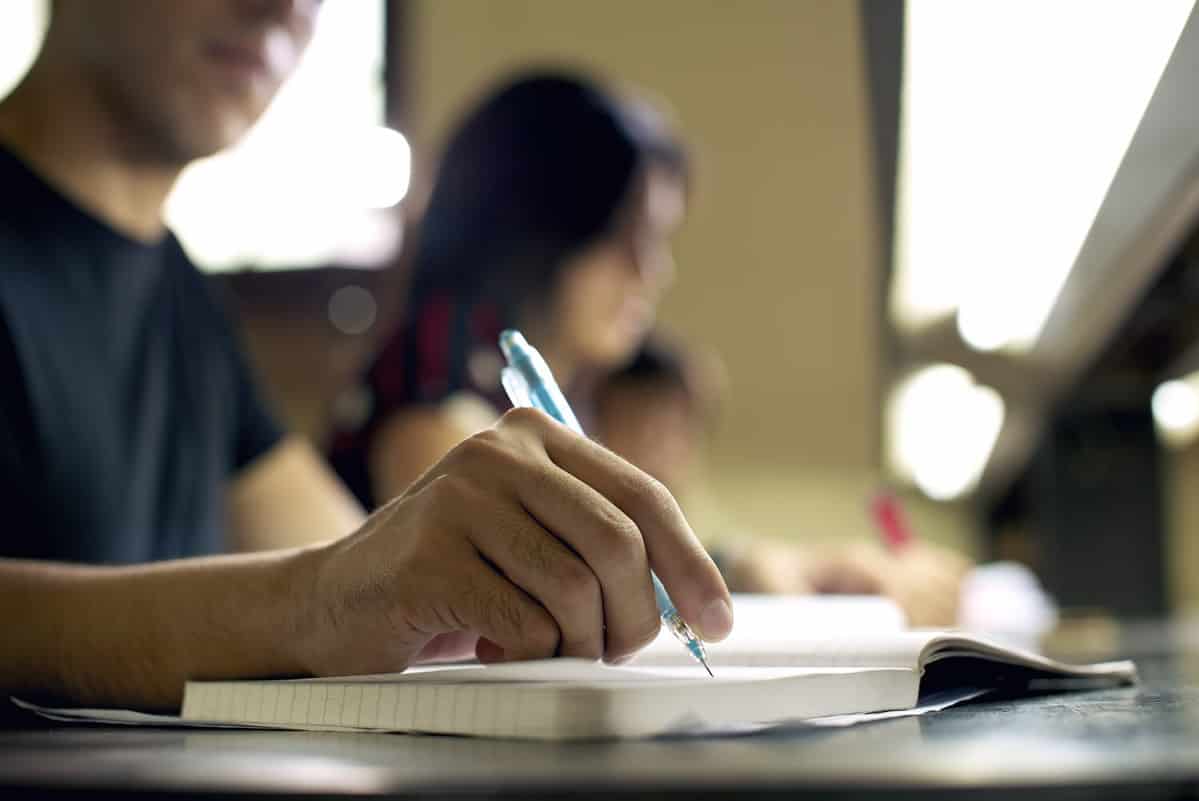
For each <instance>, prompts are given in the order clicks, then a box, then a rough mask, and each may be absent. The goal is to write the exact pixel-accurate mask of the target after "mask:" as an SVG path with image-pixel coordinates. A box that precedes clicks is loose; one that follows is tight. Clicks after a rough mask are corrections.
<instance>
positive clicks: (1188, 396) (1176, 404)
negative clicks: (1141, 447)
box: [1153, 373, 1199, 447]
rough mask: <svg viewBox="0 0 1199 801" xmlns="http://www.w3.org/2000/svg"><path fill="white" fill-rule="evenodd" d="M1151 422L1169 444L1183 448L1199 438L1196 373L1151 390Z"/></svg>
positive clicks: (1198, 381)
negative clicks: (1152, 391) (1152, 421)
mask: <svg viewBox="0 0 1199 801" xmlns="http://www.w3.org/2000/svg"><path fill="white" fill-rule="evenodd" d="M1153 420H1154V423H1155V424H1156V426H1157V431H1158V434H1159V436H1161V438H1162V439H1163V440H1164V441H1165V442H1166V443H1167V444H1169V445H1173V446H1176V447H1182V446H1184V445H1188V444H1190V443H1191V442H1193V441H1194V440H1195V438H1196V436H1199V373H1192V374H1191V375H1189V376H1187V377H1186V378H1180V379H1175V380H1173V381H1167V382H1165V383H1164V384H1162V385H1161V386H1159V387H1158V388H1157V389H1156V390H1155V391H1154V393H1153Z"/></svg>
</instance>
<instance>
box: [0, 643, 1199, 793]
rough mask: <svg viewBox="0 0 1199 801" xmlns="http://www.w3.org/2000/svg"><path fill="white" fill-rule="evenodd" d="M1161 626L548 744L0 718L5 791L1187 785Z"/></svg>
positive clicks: (1009, 789)
mask: <svg viewBox="0 0 1199 801" xmlns="http://www.w3.org/2000/svg"><path fill="white" fill-rule="evenodd" d="M1156 631H1157V633H1156V634H1154V636H1152V637H1148V638H1146V637H1145V636H1144V631H1142V632H1141V633H1140V638H1141V639H1140V642H1141V644H1142V645H1143V646H1146V647H1147V650H1149V651H1152V652H1153V653H1145V654H1143V655H1142V654H1137V653H1131V652H1130V653H1129V655H1131V656H1134V657H1139V660H1138V661H1139V663H1140V665H1141V667H1142V671H1143V673H1144V677H1145V682H1144V684H1143V685H1142V686H1141V687H1137V688H1129V689H1120V690H1104V691H1098V692H1091V693H1080V694H1071V695H1055V696H1046V697H1042V698H1032V699H1022V700H1018V701H997V702H990V703H982V704H976V705H972V706H966V707H961V708H958V709H951V710H947V711H945V712H942V713H937V714H934V715H931V716H928V717H924V718H900V719H893V720H888V721H882V722H878V723H874V724H870V725H865V726H858V727H853V728H847V729H838V730H824V731H810V730H808V731H798V732H797V731H790V732H782V733H775V734H769V735H765V736H761V735H759V736H752V737H729V738H722V739H707V740H687V739H679V740H656V741H648V742H619V743H586V744H557V745H555V744H549V745H546V744H538V743H525V742H515V741H496V740H472V739H465V738H453V737H417V736H404V735H377V734H337V733H299V732H295V733H293V732H246V731H181V730H165V729H158V730H150V729H136V730H135V729H114V728H103V727H81V726H69V727H61V728H48V729H42V730H33V729H30V730H27V731H7V732H0V796H3V797H8V796H9V791H10V790H14V789H25V790H29V789H34V790H40V791H43V792H45V791H48V792H47V794H48V795H54V796H55V797H63V796H69V795H71V794H73V793H74V792H75V791H79V790H85V789H86V790H97V789H99V790H108V791H111V793H112V795H114V796H115V795H123V794H124V793H126V792H128V791H130V790H134V789H137V790H141V791H144V792H149V793H151V794H161V795H180V794H187V795H193V796H194V795H195V794H197V793H198V794H202V795H204V796H206V797H222V796H234V795H244V794H248V793H250V794H256V795H262V796H264V797H292V796H300V795H309V794H316V795H317V796H324V797H335V796H348V795H361V794H366V795H371V794H378V795H382V796H387V797H393V798H422V799H443V798H456V799H462V798H477V797H487V798H525V799H537V798H550V797H568V798H573V799H590V798H596V799H600V798H602V799H613V798H642V797H663V796H666V797H672V798H699V799H709V798H711V799H715V798H744V797H748V796H753V797H763V798H784V797H786V798H792V797H794V798H826V797H829V796H830V795H831V794H832V791H834V790H835V791H836V793H837V796H838V797H841V798H929V797H934V798H987V799H991V798H1004V797H1009V796H1015V795H1018V796H1019V797H1020V798H1021V799H1025V800H1026V801H1032V800H1033V799H1039V798H1071V799H1074V798H1077V799H1102V798H1146V797H1150V798H1171V799H1181V798H1199V681H1196V679H1197V678H1199V670H1196V666H1195V664H1193V663H1192V662H1191V660H1190V652H1191V647H1190V645H1191V644H1192V643H1189V642H1187V643H1182V642H1181V641H1180V639H1179V638H1178V637H1174V636H1172V635H1171V634H1170V630H1169V629H1165V628H1162V627H1159V628H1158V630H1156ZM1184 639H1185V638H1184ZM1147 644H1149V645H1152V647H1148V646H1147ZM1196 653H1199V650H1196ZM93 797H94V796H93Z"/></svg>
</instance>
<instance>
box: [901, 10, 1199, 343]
mask: <svg viewBox="0 0 1199 801" xmlns="http://www.w3.org/2000/svg"><path fill="white" fill-rule="evenodd" d="M1193 6H1194V0H1154V2H1151V3H1146V2H1141V1H1140V0H1053V2H1043V0H1011V1H1010V2H1005V3H995V2H983V1H982V0H909V2H908V4H907V18H906V23H905V36H906V42H905V46H904V85H903V112H902V121H901V133H900V159H899V178H898V187H897V190H898V191H897V203H896V238H895V253H894V258H895V268H896V269H895V278H894V281H893V284H892V287H891V297H890V306H891V315H892V318H893V319H894V321H895V323H896V325H897V326H898V327H899V328H900V330H902V331H909V332H910V331H913V330H918V329H920V328H921V327H923V326H926V325H928V324H930V323H933V322H936V321H938V320H941V319H944V318H945V317H948V316H949V315H951V314H954V313H956V314H957V322H958V328H959V331H960V333H961V334H962V337H963V339H964V340H965V341H966V342H967V343H968V344H969V345H971V346H972V347H975V348H978V349H980V350H997V349H1001V348H1003V349H1010V350H1016V351H1019V350H1027V349H1028V348H1030V347H1031V346H1032V345H1033V344H1034V343H1035V342H1036V339H1037V337H1038V336H1039V334H1040V332H1041V329H1042V328H1043V327H1044V324H1045V321H1046V319H1047V318H1048V316H1049V313H1050V311H1051V310H1052V308H1053V305H1054V302H1055V301H1056V299H1057V296H1058V294H1059V292H1060V291H1061V288H1062V286H1063V285H1064V284H1065V281H1066V279H1067V277H1068V276H1069V272H1070V269H1071V267H1072V266H1073V264H1074V261H1075V258H1076V257H1077V255H1078V251H1079V249H1080V248H1081V246H1082V243H1083V241H1084V240H1085V238H1086V236H1087V232H1088V231H1089V229H1090V226H1091V223H1092V221H1093V220H1094V219H1095V214H1096V212H1097V211H1098V209H1099V206H1100V204H1101V203H1102V201H1103V197H1104V195H1105V193H1106V192H1107V188H1108V186H1109V185H1110V184H1111V180H1112V177H1113V176H1114V175H1115V172H1116V169H1117V168H1118V166H1119V164H1120V161H1121V159H1122V158H1123V157H1124V152H1125V151H1126V150H1127V148H1128V143H1129V141H1131V139H1132V136H1133V133H1134V132H1135V131H1136V128H1137V125H1138V124H1139V123H1140V120H1141V117H1142V115H1143V114H1144V111H1145V107H1146V106H1147V104H1148V102H1149V99H1150V97H1151V96H1152V94H1153V91H1154V89H1155V88H1156V86H1157V82H1158V80H1159V79H1160V77H1161V74H1162V71H1163V70H1164V69H1165V66H1166V63H1167V61H1168V60H1169V57H1170V54H1171V53H1172V52H1173V49H1174V45H1175V44H1176V42H1177V41H1178V36H1179V34H1180V33H1181V31H1182V28H1183V26H1184V25H1185V23H1186V20H1187V17H1188V16H1189V14H1190V13H1191V9H1192V8H1193Z"/></svg>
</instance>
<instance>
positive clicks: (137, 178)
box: [0, 61, 184, 242]
mask: <svg viewBox="0 0 1199 801" xmlns="http://www.w3.org/2000/svg"><path fill="white" fill-rule="evenodd" d="M129 140H130V136H129V132H128V131H127V130H124V129H123V128H122V126H121V124H120V122H119V120H118V119H116V117H115V116H114V114H113V113H112V110H111V109H108V108H105V106H104V104H103V103H102V102H101V98H100V96H99V93H97V92H95V91H94V88H93V87H92V86H91V85H89V83H88V82H87V81H86V80H85V79H83V78H82V76H79V75H75V74H70V75H68V74H64V71H62V70H57V71H56V68H55V66H54V65H53V64H49V63H45V62H43V61H39V62H38V63H36V64H35V65H34V67H33V69H32V70H31V71H30V73H29V75H28V76H27V77H26V78H25V80H24V81H23V82H22V83H21V84H20V86H18V87H17V88H16V89H15V90H14V91H13V93H12V94H11V95H10V96H9V97H8V98H7V99H6V100H5V101H4V102H3V103H0V143H2V144H4V145H5V146H7V147H9V148H11V149H12V151H13V152H14V153H16V154H17V155H18V156H19V157H20V158H21V159H22V160H23V161H25V162H26V163H27V164H29V165H30V167H32V168H33V169H34V171H35V172H37V173H38V174H39V175H40V176H41V177H42V178H43V179H44V180H46V181H47V182H48V183H49V184H50V185H52V186H53V187H54V188H55V189H57V190H58V191H60V192H61V193H62V194H64V195H65V196H67V197H68V198H70V199H71V200H72V201H74V202H75V203H77V204H78V205H79V206H80V207H82V208H83V209H85V210H86V211H88V212H89V213H90V214H92V215H94V216H96V217H97V218H99V219H101V220H103V221H104V222H105V223H107V224H108V225H110V226H111V227H113V228H115V229H116V230H118V231H120V232H121V233H123V234H125V235H127V236H129V237H131V238H134V239H138V240H141V241H144V242H154V241H157V240H158V239H159V238H161V236H162V234H163V231H164V225H163V221H162V208H163V205H164V203H165V202H166V198H167V195H168V194H169V193H170V191H171V187H172V186H174V184H175V180H176V179H177V178H178V176H179V173H180V172H181V171H182V169H183V166H184V165H182V164H179V165H174V164H163V163H143V162H139V161H138V160H136V159H134V158H132V157H131V154H130V153H129V150H131V148H130V147H129Z"/></svg>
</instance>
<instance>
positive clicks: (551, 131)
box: [332, 73, 687, 508]
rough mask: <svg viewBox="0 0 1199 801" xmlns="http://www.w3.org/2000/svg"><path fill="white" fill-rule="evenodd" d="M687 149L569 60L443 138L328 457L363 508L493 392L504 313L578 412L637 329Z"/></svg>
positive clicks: (436, 448) (523, 81) (484, 417)
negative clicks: (393, 295)
mask: <svg viewBox="0 0 1199 801" xmlns="http://www.w3.org/2000/svg"><path fill="white" fill-rule="evenodd" d="M686 189H687V160H686V157H685V153H684V150H683V148H682V146H681V145H680V143H679V142H678V141H677V140H676V139H675V137H674V136H673V134H672V133H671V131H670V130H669V128H668V126H667V125H666V123H665V121H664V119H663V117H662V116H661V115H660V114H658V113H657V112H656V111H655V110H653V109H652V108H650V107H649V106H647V105H645V104H642V103H639V102H636V101H633V100H628V99H622V98H619V97H617V96H616V95H615V94H613V93H611V92H610V91H608V90H606V89H604V88H603V87H601V86H600V85H598V84H596V83H594V82H592V81H591V80H589V79H587V78H583V77H580V76H578V75H570V74H565V73H562V74H557V73H543V74H530V75H526V76H523V77H519V78H517V79H515V80H513V81H511V82H510V83H508V84H507V85H505V86H503V87H501V88H499V89H498V90H497V91H495V92H494V93H492V94H491V95H490V96H488V97H487V98H486V99H485V100H484V101H483V102H482V104H481V105H479V106H478V107H477V108H476V109H475V110H474V111H472V112H471V113H470V114H468V115H467V117H466V118H465V119H464V120H463V121H462V122H461V124H460V125H459V127H458V128H457V130H456V131H455V133H454V134H453V135H452V136H451V137H450V139H449V143H448V146H447V147H446V150H445V152H444V154H443V156H442V159H441V163H440V166H439V170H438V173H437V176H436V179H435V182H434V186H433V190H432V193H431V195H430V198H429V203H428V207H427V209H426V211H425V215H424V217H423V220H422V222H421V225H420V231H419V234H418V241H417V244H416V251H415V257H414V265H413V280H412V285H411V288H410V290H409V297H408V304H407V310H406V314H405V323H404V324H403V326H402V328H401V329H400V330H399V331H398V332H397V334H396V335H395V336H394V337H393V338H392V339H391V340H390V341H389V342H388V343H387V344H386V345H385V346H384V347H383V349H382V351H381V352H380V355H379V357H378V359H377V360H376V361H375V363H374V365H373V366H372V367H371V368H370V370H369V372H368V374H367V376H366V384H367V389H368V392H369V401H370V404H369V405H370V412H369V414H368V415H367V417H366V419H365V421H364V422H363V423H361V424H360V425H357V426H354V427H352V428H350V429H347V430H343V431H341V432H340V433H339V434H338V435H337V437H336V438H335V442H334V447H333V454H332V461H333V464H334V466H335V468H336V469H337V471H338V472H339V473H340V474H341V476H342V478H343V479H344V480H345V481H346V483H347V484H348V485H349V486H350V488H351V489H353V490H354V492H355V493H356V494H357V495H358V496H359V498H360V499H361V500H362V502H363V503H364V504H366V506H367V508H372V507H374V506H375V505H377V504H379V503H382V502H384V501H386V500H388V499H390V498H392V497H394V496H395V495H398V494H400V493H401V492H403V490H404V489H405V488H406V487H407V486H408V484H409V483H410V482H411V481H412V480H413V479H415V478H416V477H418V476H419V475H420V474H421V473H422V472H423V471H424V470H425V468H426V467H428V466H429V465H430V464H432V463H434V462H435V461H436V460H437V459H439V458H441V457H442V456H443V455H445V453H446V452H447V451H449V450H450V449H451V448H452V447H453V446H454V445H456V444H457V443H458V442H460V441H461V440H462V439H464V438H465V437H467V436H468V435H470V434H472V433H474V432H476V431H478V430H480V429H482V428H485V427H486V426H488V425H490V424H491V423H492V422H494V420H495V417H496V416H497V415H498V414H499V412H500V411H501V410H503V409H506V408H507V407H508V403H507V401H506V399H505V398H504V396H503V393H502V390H501V386H500V369H501V367H502V366H503V363H502V357H501V355H500V352H499V349H498V346H497V337H498V335H499V332H500V331H501V330H503V329H504V328H509V327H514V328H519V329H521V331H522V332H523V333H524V334H525V336H526V337H527V338H528V339H529V341H530V342H531V343H532V344H533V345H534V346H535V347H537V348H538V350H540V351H541V353H542V355H543V356H545V358H546V360H547V361H548V362H549V365H550V367H551V369H552V370H553V372H554V374H555V376H556V377H557V379H558V381H559V383H560V384H561V385H562V386H563V388H564V390H565V391H566V392H567V394H568V395H572V396H573V397H572V400H576V401H582V402H581V403H580V404H579V405H580V408H579V409H577V411H580V412H582V414H583V416H586V406H587V404H586V402H585V395H586V393H583V392H580V391H579V390H580V387H581V386H582V385H583V384H584V383H585V382H586V380H587V377H588V376H589V375H594V374H596V373H599V372H602V371H606V370H609V369H611V368H614V367H617V366H619V365H620V364H622V363H623V362H625V361H626V360H628V359H629V358H630V357H631V355H632V354H633V352H634V350H635V348H636V347H637V345H638V343H639V342H640V341H641V340H642V338H643V337H644V336H645V335H646V333H647V332H648V330H649V328H650V325H651V324H652V322H653V318H654V312H655V309H656V306H657V304H658V300H659V297H660V295H661V293H662V291H663V290H664V289H665V288H666V287H667V285H668V284H669V283H670V281H671V279H672V277H673V272H674V265H673V261H672V258H671V251H670V244H669V243H670V237H671V234H672V233H673V232H674V230H675V229H676V228H677V227H678V225H679V223H680V222H681V221H682V217H683V213H684V207H685V202H686Z"/></svg>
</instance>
